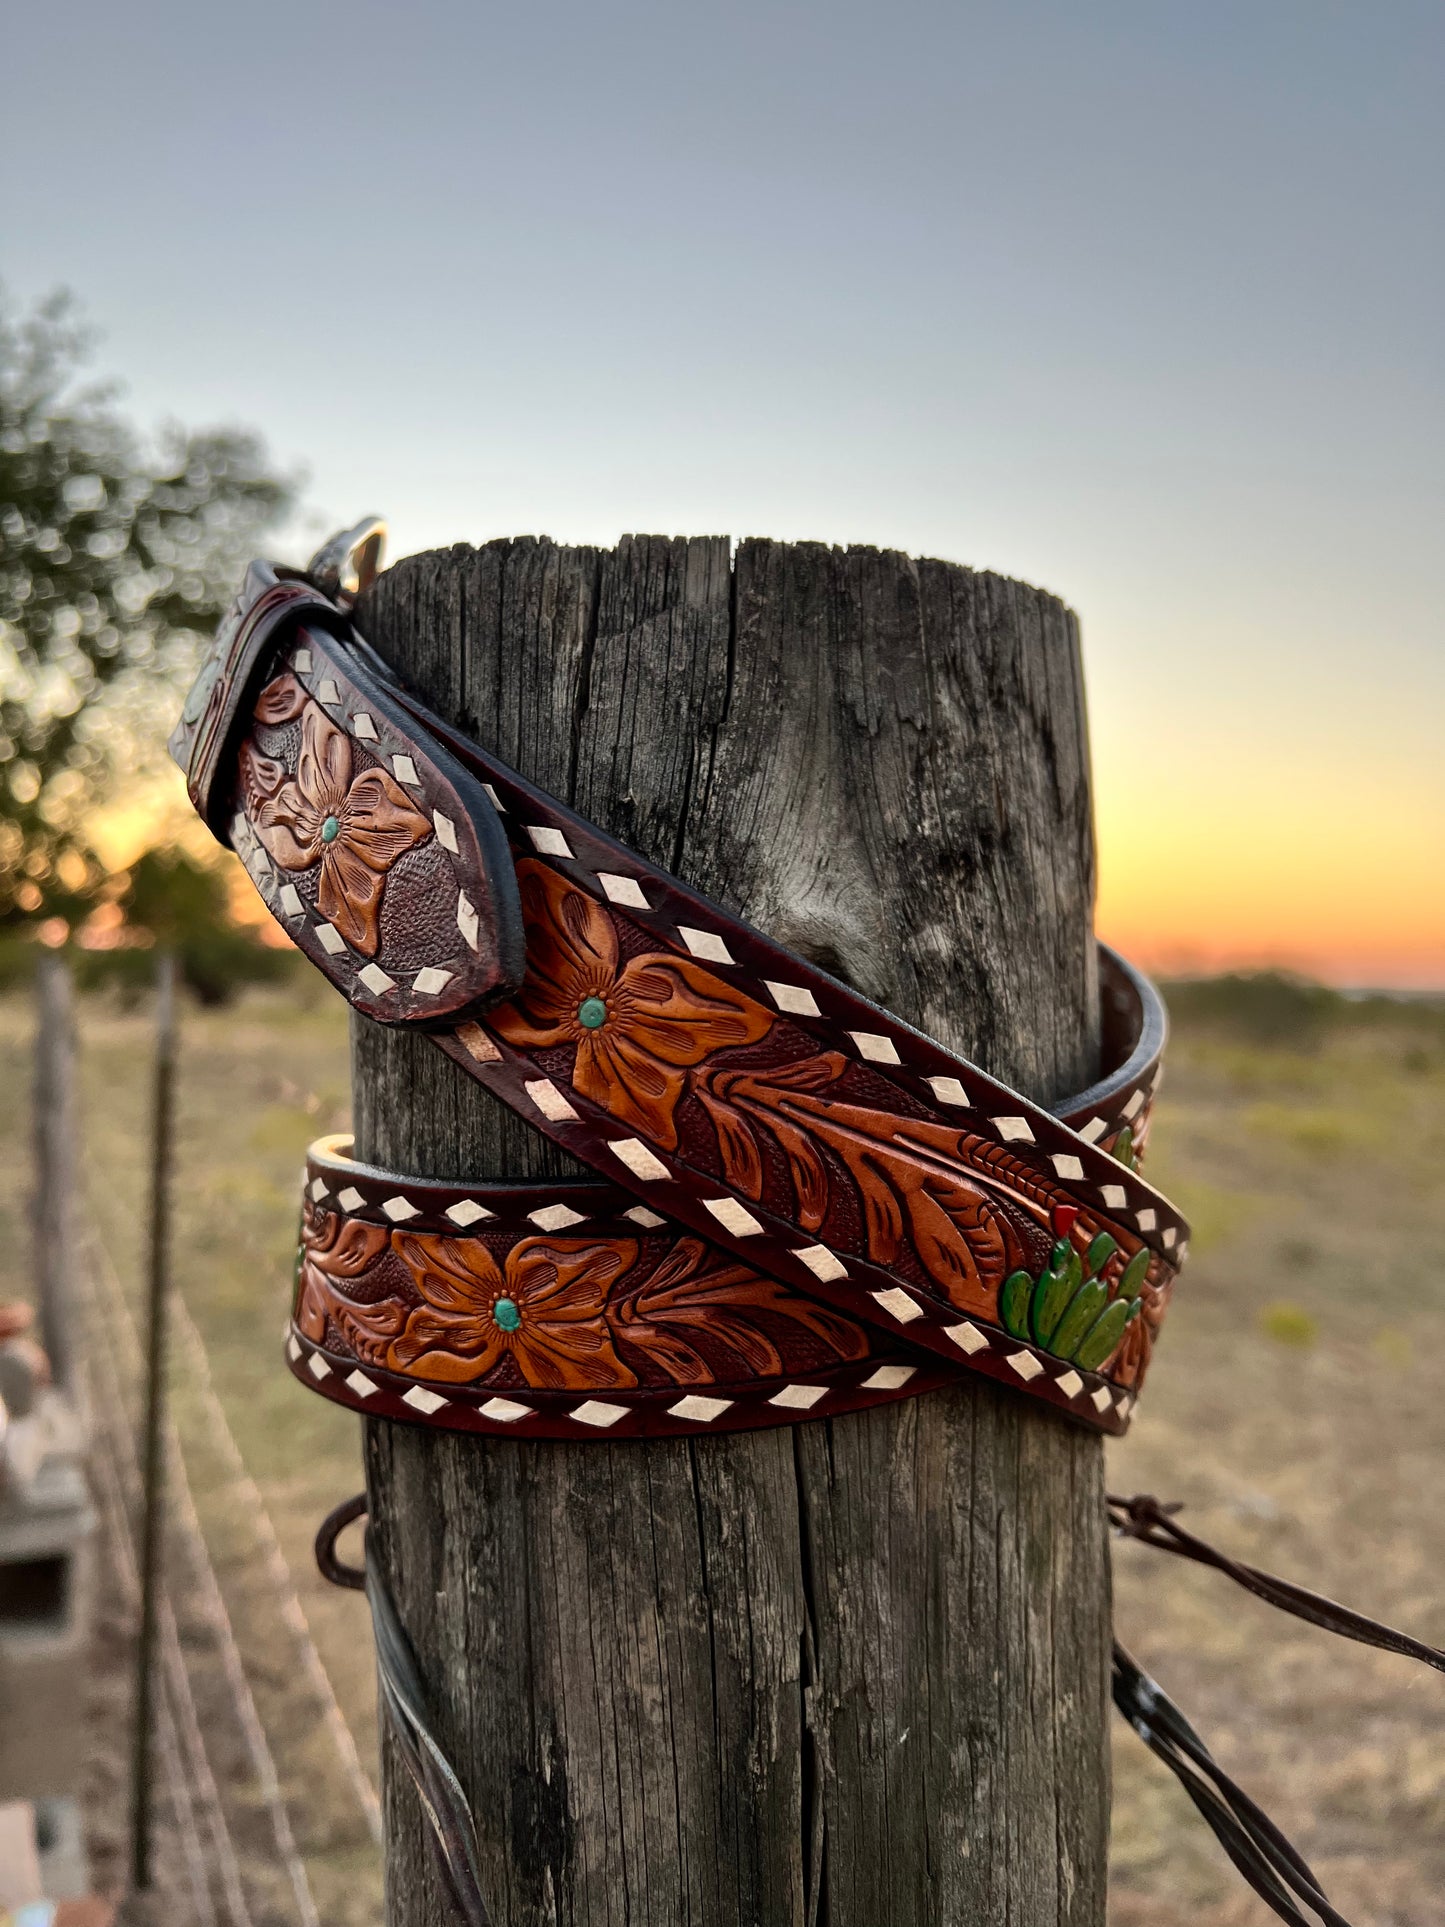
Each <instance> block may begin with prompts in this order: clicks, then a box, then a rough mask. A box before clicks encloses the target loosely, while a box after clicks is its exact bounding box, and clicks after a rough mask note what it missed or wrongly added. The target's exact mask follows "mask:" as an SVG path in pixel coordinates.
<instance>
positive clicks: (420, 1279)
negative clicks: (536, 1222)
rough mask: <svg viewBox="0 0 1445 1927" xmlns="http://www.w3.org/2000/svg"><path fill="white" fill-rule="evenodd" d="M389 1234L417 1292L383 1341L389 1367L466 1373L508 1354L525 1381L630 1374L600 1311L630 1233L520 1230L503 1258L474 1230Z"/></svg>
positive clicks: (467, 1376)
mask: <svg viewBox="0 0 1445 1927" xmlns="http://www.w3.org/2000/svg"><path fill="white" fill-rule="evenodd" d="M393 1243H394V1246H395V1249H396V1252H397V1255H398V1256H399V1257H400V1258H401V1260H402V1262H403V1263H404V1264H405V1266H406V1268H407V1270H408V1271H409V1272H410V1273H411V1277H412V1282H413V1283H414V1285H415V1286H416V1289H417V1291H418V1293H419V1294H420V1296H421V1298H422V1301H423V1302H422V1303H421V1304H420V1305H419V1306H418V1307H417V1308H416V1309H415V1310H414V1311H412V1312H411V1313H410V1314H409V1315H408V1317H407V1319H406V1323H405V1325H404V1326H403V1328H402V1330H401V1332H400V1333H399V1334H398V1336H397V1338H396V1339H395V1341H394V1342H393V1344H392V1346H391V1350H390V1354H389V1357H388V1361H387V1362H388V1364H390V1365H391V1367H392V1369H393V1370H395V1371H402V1372H409V1373H412V1374H414V1375H415V1376H416V1377H418V1378H434V1379H440V1380H442V1381H443V1382H451V1383H459V1382H460V1383H465V1382H470V1381H472V1380H479V1379H484V1378H485V1377H486V1376H487V1374H488V1372H490V1371H492V1370H493V1369H494V1368H495V1366H496V1365H497V1364H498V1362H499V1361H500V1360H501V1359H502V1358H504V1357H510V1358H511V1359H513V1360H514V1361H515V1363H516V1366H517V1369H518V1371H519V1372H520V1373H521V1375H522V1377H523V1379H524V1380H525V1381H526V1383H527V1384H528V1385H539V1386H550V1387H554V1388H556V1389H558V1390H563V1389H568V1390H575V1389H578V1388H581V1387H584V1386H585V1387H587V1388H589V1389H592V1388H596V1387H603V1388H616V1387H619V1386H623V1385H635V1384H636V1383H637V1375H636V1373H634V1372H632V1371H629V1369H628V1368H627V1366H626V1365H624V1364H623V1363H622V1361H621V1359H620V1358H618V1356H617V1352H616V1348H615V1347H614V1345H613V1341H612V1333H611V1332H610V1331H609V1330H608V1327H607V1322H606V1318H605V1316H604V1308H605V1304H606V1298H607V1288H608V1286H609V1285H611V1283H612V1282H613V1280H614V1279H615V1278H616V1277H617V1276H618V1274H619V1273H621V1272H624V1271H626V1270H627V1268H628V1267H629V1266H630V1265H631V1264H632V1263H633V1262H634V1261H635V1260H636V1257H637V1246H636V1244H634V1243H632V1242H631V1241H630V1240H627V1239H597V1238H588V1239H580V1238H524V1239H523V1240H522V1241H521V1243H519V1244H515V1245H513V1247H512V1249H511V1250H510V1251H509V1252H508V1253H507V1255H506V1259H505V1261H504V1263H502V1264H498V1262H497V1260H496V1259H495V1258H494V1257H493V1256H492V1254H491V1253H490V1251H488V1250H487V1248H486V1246H485V1245H483V1244H481V1243H479V1242H478V1241H477V1240H476V1239H461V1238H434V1237H425V1236H421V1235H419V1234H415V1233H408V1232H397V1233H395V1234H394V1237H393ZM501 1307H508V1308H509V1311H508V1315H507V1317H506V1320H505V1322H503V1320H502V1319H501V1318H500V1317H499V1310H500V1308H501Z"/></svg>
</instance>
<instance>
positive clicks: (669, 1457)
mask: <svg viewBox="0 0 1445 1927" xmlns="http://www.w3.org/2000/svg"><path fill="white" fill-rule="evenodd" d="M359 621H360V626H361V628H362V631H363V633H365V634H366V635H367V636H368V637H369V639H370V640H371V641H372V642H373V643H374V644H375V645H376V646H377V647H378V648H379V649H380V650H381V652H382V654H383V655H385V656H386V657H387V658H388V659H389V660H390V661H391V662H392V663H394V664H395V666H396V667H397V668H398V670H399V671H400V672H401V674H402V675H403V676H404V677H405V678H406V680H407V681H408V682H409V683H410V684H411V685H412V687H413V688H415V689H417V690H418V691H419V692H420V693H421V694H422V695H423V696H424V697H425V698H426V699H427V700H428V701H429V702H431V703H432V704H434V705H435V706H436V707H437V708H438V709H439V710H440V711H441V712H442V713H443V714H444V715H446V716H447V717H449V718H450V719H451V720H453V721H454V722H457V723H459V724H461V725H462V726H463V727H465V728H467V729H469V730H470V731H472V732H473V733H475V734H476V735H477V736H478V737H479V739H480V740H481V741H482V742H483V743H485V744H486V745H487V747H488V748H490V749H492V750H494V751H496V752H497V753H499V754H500V755H501V756H503V757H504V758H506V759H507V760H508V761H509V762H511V763H512V764H513V765H514V766H515V767H516V768H517V769H518V770H520V771H521V772H522V773H523V774H524V775H526V776H528V777H530V778H531V779H533V780H534V781H537V782H540V783H541V784H543V785H545V786H546V787H548V788H550V789H551V790H553V791H554V792H555V793H556V794H557V795H559V796H561V797H563V798H565V799H567V800H568V801H570V802H571V803H573V804H574V805H575V806H576V807H578V808H579V809H581V810H582V811H584V812H585V813H587V814H588V815H590V816H591V817H592V818H593V819H594V820H595V821H596V822H598V823H599V824H600V825H602V826H603V827H604V828H605V829H607V830H610V831H612V832H613V833H614V834H616V835H618V836H620V837H622V838H623V839H625V840H626V841H628V842H629V843H630V844H631V845H633V846H634V847H635V848H636V849H638V850H639V851H640V852H641V853H642V854H643V855H644V856H646V857H648V858H650V859H652V860H653V861H655V862H661V863H663V864H665V865H668V866H669V867H671V868H674V869H675V870H676V871H677V872H678V873H679V874H680V875H681V876H683V877H684V878H685V879H687V880H688V881H689V882H691V883H693V884H695V885H698V886H700V887H702V888H703V889H705V890H707V891H709V892H711V893H712V894H713V895H715V896H716V897H718V898H720V900H721V901H722V902H723V903H725V904H728V905H729V906H731V907H732V908H734V909H736V910H738V911H739V912H741V913H742V914H743V915H744V916H746V917H748V918H749V919H750V920H751V921H753V922H754V923H756V924H759V925H760V926H761V927H762V928H763V929H765V930H767V931H769V932H771V933H772V934H773V935H775V936H777V937H780V938H781V939H783V940H784V941H785V942H787V943H789V944H791V945H792V946H793V947H794V948H796V949H798V950H800V951H803V952H804V953H806V954H807V955H809V956H810V957H812V958H813V959H815V960H816V961H817V962H819V963H821V964H823V965H824V966H825V967H826V968H828V969H830V970H832V971H833V972H834V973H835V974H837V975H840V976H842V977H844V978H845V979H847V980H849V981H851V982H852V983H854V984H855V985H856V986H857V987H859V988H860V989H862V990H863V991H865V992H867V993H868V994H870V995H872V996H873V997H875V998H877V999H878V1000H880V1001H882V1002H884V1003H886V1004H887V1005H888V1006H889V1007H890V1008H891V1009H892V1010H894V1011H895V1012H897V1013H898V1014H899V1015H900V1016H902V1017H904V1018H907V1019H910V1020H912V1021H913V1022H915V1023H918V1024H921V1025H922V1026H923V1027H925V1028H926V1029H928V1030H930V1031H932V1032H933V1033H934V1034H935V1035H936V1036H938V1037H939V1038H941V1039H942V1040H944V1041H945V1042H946V1043H948V1044H950V1045H952V1046H954V1047H955V1048H958V1049H961V1050H963V1051H965V1052H966V1053H967V1054H968V1055H970V1056H971V1057H973V1058H974V1059H975V1060H976V1061H978V1062H980V1063H982V1064H983V1065H985V1066H986V1067H987V1068H989V1069H990V1070H992V1071H994V1072H997V1073H998V1074H1000V1075H1001V1076H1003V1077H1004V1078H1007V1079H1009V1080H1010V1081H1012V1082H1014V1083H1015V1084H1016V1085H1018V1086H1020V1087H1021V1088H1022V1089H1024V1090H1025V1091H1027V1092H1029V1093H1030V1094H1031V1095H1033V1096H1035V1097H1037V1098H1040V1099H1043V1100H1045V1101H1047V1100H1048V1099H1050V1098H1051V1097H1055V1096H1058V1095H1062V1094H1063V1093H1064V1092H1065V1091H1067V1090H1070V1089H1078V1088H1081V1087H1082V1086H1084V1085H1085V1084H1087V1083H1088V1081H1089V1080H1090V1078H1091V1077H1093V1075H1094V1074H1095V1070H1096V1054H1097V1039H1098V1032H1097V994H1096V983H1095V974H1094V959H1093V952H1092V944H1091V910H1092V896H1093V846H1092V826H1091V810H1090V799H1089V773H1088V756H1087V746H1086V740H1085V726H1084V706H1083V687H1082V679H1081V670H1080V660H1079V652H1078V639H1077V633H1076V628H1075V624H1074V621H1073V618H1072V617H1071V615H1070V614H1069V612H1068V611H1067V610H1066V609H1065V608H1064V607H1063V606H1062V605H1061V604H1060V603H1058V602H1057V601H1055V600H1054V599H1053V598H1052V597H1050V596H1047V595H1044V594H1042V593H1039V592H1037V591H1035V590H1033V589H1029V588H1027V587H1025V586H1023V585H1021V584H1019V583H1014V582H1007V581H1004V580H1002V579H1000V578H998V577H994V576H987V575H979V574H974V573H973V572H971V571H969V570H966V569H963V568H960V567H956V566H953V565H950V564H944V563H937V562H916V561H913V560H911V559H909V558H908V557H905V556H902V555H898V554H892V553H880V552H878V551H876V550H868V549H862V550H859V549H853V550H848V551H840V550H830V549H827V548H824V547H821V546H817V545H788V544H782V543H772V542H765V541H756V542H745V543H743V544H741V545H740V546H739V547H738V549H737V551H736V555H735V556H733V555H732V554H730V548H729V544H728V542H727V541H726V540H722V539H698V540H665V539H662V538H655V539H654V538H632V539H629V540H628V541H626V542H624V543H623V544H622V545H621V546H620V547H619V548H618V549H616V550H614V551H598V550H591V549H568V548H562V547H559V546H557V545H555V544H553V543H550V542H547V541H533V540H524V541H514V542H497V543H493V544H491V545H489V546H488V547H486V548H484V549H481V550H476V551H474V550H470V549H467V548H462V547H459V548H455V549H452V550H449V551H446V552H438V553H435V554H430V555H422V556H415V557H412V558H410V559H409V560H407V561H404V562H402V563H401V564H399V565H398V566H397V567H396V568H394V569H392V570H391V571H390V572H389V573H388V574H386V575H383V576H382V577H381V578H380V579H379V581H378V582H377V583H376V584H375V586H374V587H373V588H372V589H371V590H370V591H369V592H368V594H367V595H366V596H365V597H364V598H363V601H362V605H361V608H360V611H359ZM353 1072H354V1093H355V1113H356V1124H357V1154H358V1155H359V1156H360V1157H361V1158H363V1159H376V1160H378V1161H381V1162H383V1163H386V1164H387V1165H388V1166H389V1167H390V1168H393V1169H401V1170H407V1169H410V1170H412V1171H415V1172H417V1173H419V1174H428V1173H430V1174H434V1175H442V1174H463V1175H465V1176H467V1177H478V1178H479V1177H503V1176H512V1177H527V1176H532V1177H537V1176H547V1175H557V1174H560V1173H564V1172H566V1171H569V1170H571V1169H573V1168H575V1167H572V1166H570V1165H569V1164H568V1162H567V1161H566V1160H565V1159H564V1158H563V1157H562V1156H561V1155H560V1154H559V1153H558V1152H556V1151H555V1150H553V1149H551V1148H550V1147H548V1146H546V1145H544V1144H543V1143H542V1142H541V1141H540V1140H539V1139H538V1138H537V1137H535V1136H534V1134H533V1133H531V1132H530V1131H529V1130H528V1129H527V1127H526V1126H525V1125H524V1124H523V1123H521V1122H520V1120H518V1119H517V1118H515V1117H513V1116H512V1115H511V1114H510V1113H509V1112H507V1111H505V1110H504V1109H503V1108H502V1107H501V1106H499V1105H497V1104H495V1103H494V1102H493V1101H492V1100H491V1099H490V1098H489V1097H488V1096H487V1095H486V1094H485V1093H484V1092H483V1091H482V1090H481V1089H480V1088H479V1087H478V1086H477V1085H475V1084H474V1083H472V1082H471V1081H470V1080H468V1079H466V1078H464V1077H463V1076H462V1075H461V1074H460V1072H458V1071H457V1070H456V1069H455V1068H454V1067H453V1066H452V1065H451V1064H450V1063H449V1062H448V1061H447V1060H446V1059H445V1058H444V1057H443V1056H442V1055H441V1054H440V1053H439V1052H438V1051H436V1050H434V1049H433V1048H432V1047H431V1046H430V1045H429V1044H428V1043H427V1042H426V1040H425V1039H423V1038H419V1037H415V1036H404V1035H401V1034H398V1033H397V1032H395V1031H385V1030H382V1029H380V1028H378V1027H376V1026H373V1025H371V1024H369V1023H367V1022H366V1021H365V1020H362V1019H354V1020H353ZM367 1469H368V1483H369V1493H370V1511H371V1521H372V1524H371V1531H370V1546H371V1556H373V1557H374V1558H376V1559H378V1560H379V1561H380V1562H381V1565H382V1567H383V1569H384V1571H385V1573H386V1577H387V1580H388V1583H389V1584H390V1586H391V1589H392V1591H393V1594H394V1596H395V1598H396V1600H397V1603H398V1605H399V1608H400V1611H401V1615H402V1618H403V1620H404V1622H405V1624H406V1627H407V1629H408V1631H409V1633H410V1635H411V1638H412V1641H413V1643H414V1646H415V1649H416V1652H417V1655H418V1658H419V1661H420V1664H421V1667H422V1671H423V1674H424V1677H425V1679H426V1681H427V1683H428V1687H429V1690H430V1693H431V1697H432V1700H433V1702H434V1708H435V1714H436V1726H437V1732H438V1737H439V1739H440V1740H441V1742H442V1744H443V1745H444V1746H445V1748H446V1749H447V1751H448V1752H449V1753H450V1754H451V1756H452V1758H453V1759H454V1760H455V1762H456V1763H457V1765H458V1768H459V1771H460V1773H461V1776H462V1779H463V1782H464V1784H465V1785H466V1787H467V1790H468V1792H469V1794H470V1796H471V1799H472V1802H473V1806H474V1810H475V1812H476V1814H477V1817H478V1823H479V1828H480V1832H481V1836H482V1851H483V1856H484V1860H483V1870H484V1890H485V1892H486V1894H487V1897H488V1901H489V1904H490V1905H491V1907H492V1908H493V1910H494V1915H495V1919H496V1921H497V1923H498V1927H543V1923H544V1922H545V1923H555V1922H556V1921H559V1920H565V1921H566V1922H568V1923H569V1927H603V1923H607V1924H608V1927H612V1924H613V1923H616V1922H618V1921H621V1920H624V1919H625V1920H627V1921H628V1922H630V1923H631V1927H679V1923H681V1922H684V1921H686V1922H687V1923H688V1924H689V1927H753V1924H754V1923H759V1924H761V1927H813V1924H814V1923H826V1927H880V1923H884V1922H886V1923H890V1924H892V1927H944V1924H945V1923H948V1924H949V1927H957V1924H958V1923H961V1922H964V1921H969V1922H974V1921H976V1922H979V1923H991V1922H995V1921H1003V1920H1008V1921H1009V1922H1011V1923H1013V1927H1101V1923H1102V1922H1103V1919H1104V1906H1105V1857H1106V1844H1107V1833H1108V1741H1107V1727H1106V1721H1107V1708H1108V1684H1107V1662H1108V1649H1109V1640H1108V1572H1107V1557H1106V1541H1105V1513H1104V1504H1103V1487H1102V1476H1101V1473H1102V1452H1101V1446H1100V1441H1099V1440H1098V1439H1097V1438H1095V1437H1093V1436H1090V1435H1087V1434H1085V1433H1084V1432H1082V1431H1080V1430H1076V1429H1074V1428H1071V1427H1070V1426H1069V1425H1068V1424H1066V1423H1064V1422H1062V1421H1060V1420H1058V1419H1056V1418H1054V1417H1053V1416H1052V1415H1051V1414H1049V1413H1048V1412H1046V1411H1043V1410H1042V1409H1040V1408H1038V1407H1036V1406H1032V1405H1029V1404H1027V1403H1026V1402H1025V1401H1024V1400H1022V1399H1018V1398H1013V1397H1011V1396H1010V1395H1009V1394H1008V1393H1007V1392H1005V1391H1001V1390H998V1389H995V1388H994V1387H993V1386H992V1385H990V1384H987V1383H982V1382H980V1383H976V1384H975V1383H965V1384H960V1385H958V1386H956V1387H954V1388H951V1389H949V1390H947V1391H944V1392H935V1393H931V1394H929V1395H928V1396H927V1397H924V1398H920V1399H915V1400H912V1401H908V1402H905V1403H902V1404H896V1405H889V1406H885V1407H882V1408H880V1409H877V1410H874V1411H869V1412H863V1413H859V1414H856V1415H853V1416H848V1417H843V1418H839V1419H837V1420H833V1421H818V1422H813V1423H807V1424H803V1425H800V1426H798V1427H796V1428H795V1429H793V1430H778V1431H762V1432H753V1433H746V1432H745V1433H737V1434H731V1435H723V1436H720V1437H702V1438H697V1439H690V1440H670V1439H669V1440H651V1441H637V1442H626V1443H623V1442H619V1443H616V1444H611V1445H609V1444H606V1443H601V1442H599V1443H596V1444H593V1443H587V1444H570V1443H563V1444H551V1443H547V1444H542V1443H539V1444H535V1445H529V1444H527V1443H525V1442H523V1441H520V1440H516V1441H514V1440H510V1439H505V1440H503V1439H484V1438H467V1437H459V1436H454V1435H448V1434H447V1433H444V1432H433V1431H423V1430H419V1429H417V1430H413V1429H411V1428H409V1427H407V1426H404V1425H389V1424H387V1423H385V1422H382V1421H369V1422H368V1424H367ZM386 1824H387V1862H388V1878H387V1890H388V1915H387V1917H388V1921H389V1922H390V1923H391V1927H443V1924H444V1923H445V1922H446V1920H447V1914H446V1911H445V1906H444V1903H443V1900H442V1898H441V1896H440V1894H439V1891H438V1888H437V1884H436V1880H435V1877H434V1875H433V1872H432V1870H431V1866H430V1861H429V1849H428V1845H427V1842H426V1839H425V1830H424V1827H423V1824H422V1821H421V1816H420V1814H419V1811H418V1809H417V1807H416V1804H415V1801H414V1798H413V1795H412V1793H411V1791H410V1789H409V1787H408V1786H407V1785H406V1783H405V1775H404V1774H403V1773H402V1772H401V1771H399V1770H393V1769H392V1766H391V1764H390V1763H389V1764H388V1770H387V1775H386Z"/></svg>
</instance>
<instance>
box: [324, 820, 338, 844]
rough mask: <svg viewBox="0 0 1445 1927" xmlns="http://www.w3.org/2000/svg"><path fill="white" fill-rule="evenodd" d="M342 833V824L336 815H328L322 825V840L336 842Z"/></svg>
mask: <svg viewBox="0 0 1445 1927" xmlns="http://www.w3.org/2000/svg"><path fill="white" fill-rule="evenodd" d="M340 834H341V825H340V824H339V823H338V822H337V820H336V818H335V817H334V816H328V817H327V819H326V821H325V822H324V823H323V824H322V825H321V841H322V842H323V843H334V842H335V841H336V839H337V837H338V836H339V835H340Z"/></svg>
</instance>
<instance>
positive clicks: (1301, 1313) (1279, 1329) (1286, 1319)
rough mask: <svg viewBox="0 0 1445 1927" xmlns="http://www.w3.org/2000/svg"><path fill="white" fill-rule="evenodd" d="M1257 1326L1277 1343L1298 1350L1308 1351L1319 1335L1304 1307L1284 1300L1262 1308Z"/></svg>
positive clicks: (1317, 1327) (1316, 1326)
mask: <svg viewBox="0 0 1445 1927" xmlns="http://www.w3.org/2000/svg"><path fill="white" fill-rule="evenodd" d="M1259 1328H1260V1330H1261V1331H1262V1332H1263V1333H1264V1334H1265V1336H1266V1337H1267V1338H1272V1339H1273V1340H1274V1342H1275V1343H1276V1344H1277V1345H1290V1346H1293V1347H1294V1348H1295V1349H1296V1350H1298V1351H1308V1350H1309V1348H1310V1346H1311V1345H1313V1344H1314V1342H1315V1339H1316V1338H1317V1337H1318V1336H1319V1326H1318V1325H1317V1324H1316V1323H1315V1321H1314V1319H1313V1318H1312V1317H1311V1316H1310V1314H1309V1313H1308V1312H1307V1311H1306V1310H1305V1309H1304V1307H1303V1306H1302V1305H1291V1304H1288V1303H1286V1302H1284V1301H1281V1302H1280V1303H1278V1304H1274V1305H1266V1306H1265V1307H1264V1308H1263V1310H1262V1311H1261V1312H1260V1314H1259Z"/></svg>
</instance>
